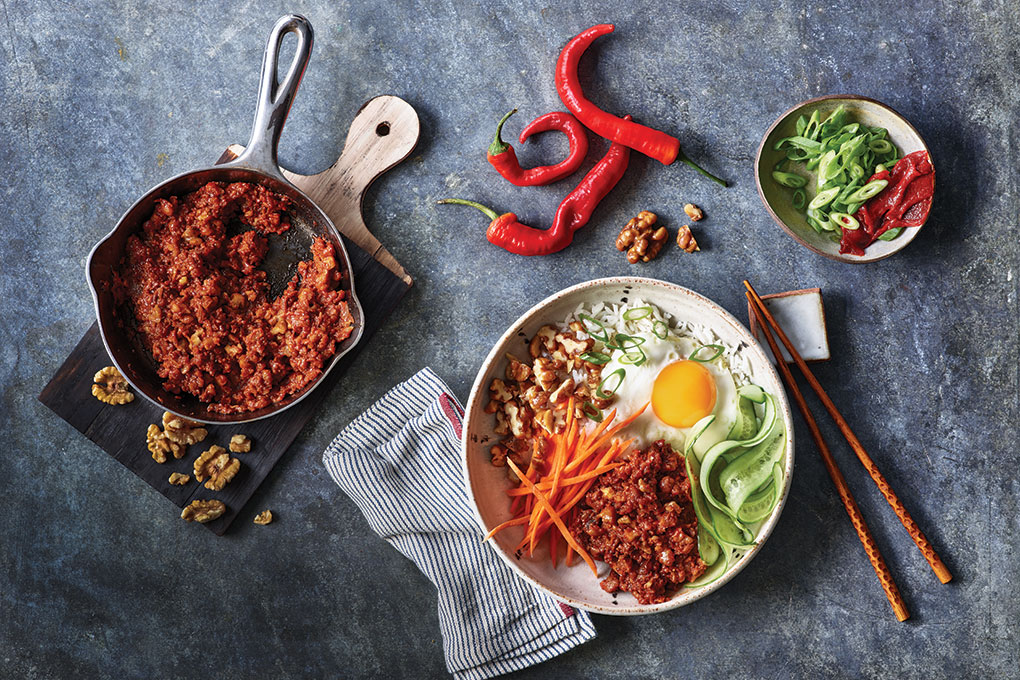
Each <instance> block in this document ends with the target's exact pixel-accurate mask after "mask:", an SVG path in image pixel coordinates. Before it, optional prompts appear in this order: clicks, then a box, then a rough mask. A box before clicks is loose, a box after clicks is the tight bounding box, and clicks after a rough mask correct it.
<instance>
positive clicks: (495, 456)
mask: <svg viewBox="0 0 1020 680" xmlns="http://www.w3.org/2000/svg"><path fill="white" fill-rule="evenodd" d="M506 454H507V449H506V447H505V446H500V445H499V444H496V445H495V446H493V447H492V448H491V449H489V456H490V459H491V462H492V464H493V465H494V466H495V467H503V466H504V465H506Z"/></svg>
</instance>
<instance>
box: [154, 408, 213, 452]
mask: <svg viewBox="0 0 1020 680" xmlns="http://www.w3.org/2000/svg"><path fill="white" fill-rule="evenodd" d="M163 432H164V433H165V434H166V437H167V439H169V440H170V441H172V442H177V443H178V444H184V445H185V446H190V445H191V444H197V443H199V442H200V441H202V440H203V439H205V436H206V435H207V434H209V431H208V430H206V429H205V428H204V427H201V426H200V425H199V423H196V422H195V421H193V420H187V419H185V418H181V417H180V416H175V415H174V414H172V413H170V411H164V412H163Z"/></svg>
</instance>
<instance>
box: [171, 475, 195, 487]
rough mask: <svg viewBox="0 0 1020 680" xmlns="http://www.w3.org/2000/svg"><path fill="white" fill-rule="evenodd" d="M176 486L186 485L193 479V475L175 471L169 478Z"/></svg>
mask: <svg viewBox="0 0 1020 680" xmlns="http://www.w3.org/2000/svg"><path fill="white" fill-rule="evenodd" d="M167 481H169V482H170V483H171V484H173V485H174V486H184V485H185V484H187V483H188V482H190V481H191V477H190V476H188V475H182V474H181V473H180V472H175V473H173V474H172V475H170V479H169V480H167Z"/></svg>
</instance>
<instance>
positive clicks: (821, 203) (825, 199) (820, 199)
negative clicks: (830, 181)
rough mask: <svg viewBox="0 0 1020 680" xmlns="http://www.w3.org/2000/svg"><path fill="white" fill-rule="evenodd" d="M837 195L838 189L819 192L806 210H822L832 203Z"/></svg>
mask: <svg viewBox="0 0 1020 680" xmlns="http://www.w3.org/2000/svg"><path fill="white" fill-rule="evenodd" d="M838 193H839V187H833V188H831V189H826V190H825V191H819V192H818V194H817V195H816V196H815V197H814V198H812V199H811V202H810V203H808V204H807V207H808V210H817V209H819V208H824V207H825V206H827V205H829V204H830V203H832V199H834V198H836V194H838Z"/></svg>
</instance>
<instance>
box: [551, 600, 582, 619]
mask: <svg viewBox="0 0 1020 680" xmlns="http://www.w3.org/2000/svg"><path fill="white" fill-rule="evenodd" d="M556 604H558V605H559V606H560V610H561V611H562V612H563V615H564V616H566V617H567V618H570V617H571V616H573V615H574V614H576V613H577V612H575V611H574V608H573V607H571V606H570V605H569V604H563V603H562V602H557V603H556Z"/></svg>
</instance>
